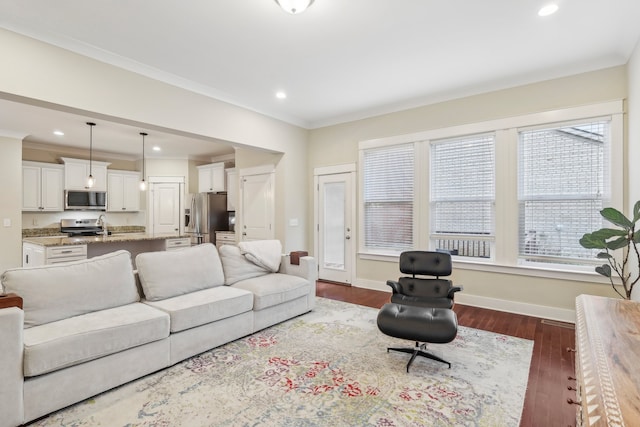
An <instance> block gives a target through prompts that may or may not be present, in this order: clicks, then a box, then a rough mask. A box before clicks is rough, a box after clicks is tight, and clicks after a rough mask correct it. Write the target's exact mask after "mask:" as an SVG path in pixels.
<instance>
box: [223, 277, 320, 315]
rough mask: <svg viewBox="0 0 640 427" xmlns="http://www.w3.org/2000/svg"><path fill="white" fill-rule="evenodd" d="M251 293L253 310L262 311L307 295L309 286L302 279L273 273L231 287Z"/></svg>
mask: <svg viewBox="0 0 640 427" xmlns="http://www.w3.org/2000/svg"><path fill="white" fill-rule="evenodd" d="M233 287H235V288H239V289H245V290H247V291H250V292H251V293H253V295H254V297H253V309H254V310H262V309H265V308H267V307H271V306H274V305H278V304H282V303H284V302H287V301H291V300H294V299H296V298H299V297H301V296H304V295H307V294H308V293H309V289H310V287H311V284H310V283H309V282H308V281H307V280H306V279H303V278H302V277H298V276H290V275H288V274H281V273H273V274H268V275H266V276H259V277H253V278H251V279H246V280H242V281H240V282H237V283H236V284H234V285H233Z"/></svg>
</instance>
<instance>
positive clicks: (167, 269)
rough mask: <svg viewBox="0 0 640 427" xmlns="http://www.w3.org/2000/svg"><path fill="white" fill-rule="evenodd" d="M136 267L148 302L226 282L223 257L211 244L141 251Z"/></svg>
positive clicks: (137, 257)
mask: <svg viewBox="0 0 640 427" xmlns="http://www.w3.org/2000/svg"><path fill="white" fill-rule="evenodd" d="M136 267H137V268H138V277H139V278H140V284H141V286H142V290H143V291H144V296H145V299H147V300H148V301H159V300H163V299H166V298H171V297H175V296H178V295H184V294H188V293H189V292H195V291H199V290H202V289H207V288H212V287H214V286H222V285H223V284H224V273H223V270H222V264H221V263H220V257H219V256H218V251H217V250H216V247H215V246H213V245H212V244H211V243H205V244H202V245H197V246H192V247H190V248H184V249H182V250H179V251H166V252H145V253H141V254H138V255H137V256H136Z"/></svg>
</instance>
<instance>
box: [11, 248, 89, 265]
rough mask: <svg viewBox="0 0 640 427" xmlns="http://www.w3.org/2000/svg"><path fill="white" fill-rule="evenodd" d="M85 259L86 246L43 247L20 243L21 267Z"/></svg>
mask: <svg viewBox="0 0 640 427" xmlns="http://www.w3.org/2000/svg"><path fill="white" fill-rule="evenodd" d="M86 258H87V245H63V246H43V245H37V244H35V243H28V242H23V243H22V266H23V267H36V266H39V265H46V264H59V263H62V262H70V261H79V260H82V259H86Z"/></svg>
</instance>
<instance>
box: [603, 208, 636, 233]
mask: <svg viewBox="0 0 640 427" xmlns="http://www.w3.org/2000/svg"><path fill="white" fill-rule="evenodd" d="M600 215H602V217H603V218H604V219H606V220H607V221H609V222H610V223H612V224H615V225H617V226H618V227H622V228H625V229H629V228H631V227H633V223H632V222H631V221H629V218H627V217H626V216H624V214H623V213H622V212H620V211H619V210H617V209H615V208H604V209H602V210H601V211H600Z"/></svg>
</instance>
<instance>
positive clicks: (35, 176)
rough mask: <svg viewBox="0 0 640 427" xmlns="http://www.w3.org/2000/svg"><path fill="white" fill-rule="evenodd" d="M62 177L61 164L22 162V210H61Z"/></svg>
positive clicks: (62, 208) (62, 207)
mask: <svg viewBox="0 0 640 427" xmlns="http://www.w3.org/2000/svg"><path fill="white" fill-rule="evenodd" d="M63 179H64V166H62V165H56V164H53V163H38V162H22V210H23V211H33V212H44V211H48V212H61V211H63V210H64V203H63V200H64V190H63Z"/></svg>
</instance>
